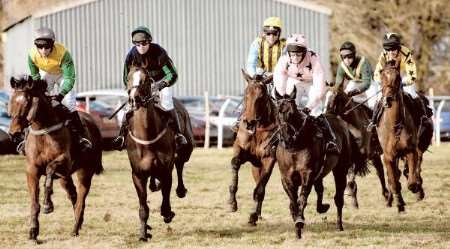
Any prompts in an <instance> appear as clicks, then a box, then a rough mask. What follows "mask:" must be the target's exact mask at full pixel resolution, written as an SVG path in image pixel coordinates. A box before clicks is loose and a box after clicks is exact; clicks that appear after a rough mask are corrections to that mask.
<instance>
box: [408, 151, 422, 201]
mask: <svg viewBox="0 0 450 249" xmlns="http://www.w3.org/2000/svg"><path fill="white" fill-rule="evenodd" d="M418 160H419V158H418V155H417V152H416V151H413V152H410V153H408V154H406V161H407V162H408V189H409V190H410V191H411V192H413V193H417V192H419V189H420V183H419V179H418V176H417V167H418V166H417V163H418Z"/></svg>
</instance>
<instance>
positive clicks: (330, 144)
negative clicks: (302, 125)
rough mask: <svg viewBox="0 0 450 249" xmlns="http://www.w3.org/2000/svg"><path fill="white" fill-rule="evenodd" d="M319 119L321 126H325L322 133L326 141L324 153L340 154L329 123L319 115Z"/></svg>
mask: <svg viewBox="0 0 450 249" xmlns="http://www.w3.org/2000/svg"><path fill="white" fill-rule="evenodd" d="M319 117H320V119H321V120H322V123H323V125H324V126H325V127H324V129H323V131H324V135H325V138H326V141H327V144H326V148H325V149H326V151H327V153H334V154H339V153H341V150H340V149H339V147H338V145H337V143H336V141H337V140H336V135H335V134H334V131H333V129H332V128H331V126H330V123H328V120H327V118H326V117H325V116H323V115H320V116H319Z"/></svg>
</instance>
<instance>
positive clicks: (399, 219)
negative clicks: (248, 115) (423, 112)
mask: <svg viewBox="0 0 450 249" xmlns="http://www.w3.org/2000/svg"><path fill="white" fill-rule="evenodd" d="M431 151H432V153H426V154H425V161H424V163H423V166H422V169H423V173H422V176H423V179H424V189H425V193H426V197H425V199H424V200H423V201H421V202H416V201H415V196H414V195H413V194H412V193H410V192H409V191H407V190H406V187H405V185H406V181H405V179H404V178H402V185H403V196H404V199H405V201H406V203H407V206H406V212H405V213H404V214H398V213H397V208H396V207H394V208H387V207H386V206H385V203H384V200H383V198H382V196H381V191H380V187H379V184H378V179H377V177H376V175H375V170H374V169H372V173H371V174H369V175H368V176H367V177H365V178H358V179H357V182H358V187H359V192H358V194H359V204H360V209H354V208H352V207H351V206H350V205H349V204H350V200H349V199H348V197H346V203H347V205H346V206H345V207H344V211H343V213H344V231H343V232H338V231H336V230H335V220H336V209H335V207H334V202H333V195H334V183H333V181H332V177H330V176H327V178H326V180H325V188H326V190H325V196H324V201H325V202H327V203H330V204H332V205H331V208H330V211H328V213H327V214H324V215H319V214H317V213H316V212H315V199H316V196H315V194H314V193H312V194H311V196H310V198H309V203H310V204H311V205H309V206H308V208H307V212H306V214H305V215H306V219H307V225H306V226H305V229H304V236H303V238H302V239H301V240H297V239H296V238H295V231H294V227H293V223H292V220H291V218H290V215H289V208H288V197H287V195H286V194H285V193H284V191H283V189H282V187H281V183H280V176H279V171H278V169H275V170H274V173H273V175H272V177H271V179H270V181H269V184H268V186H267V191H266V198H265V201H264V206H263V218H264V219H263V220H262V221H259V223H258V226H256V227H249V226H248V225H247V219H248V215H249V213H250V210H251V209H252V207H253V201H252V200H251V196H252V192H253V187H254V183H253V179H252V177H251V174H250V167H249V164H246V165H244V166H243V167H242V168H241V172H240V173H241V174H240V179H239V190H238V201H239V210H238V212H236V213H229V212H228V206H227V204H226V201H227V199H228V185H229V182H230V175H231V173H230V168H229V161H230V157H231V149H225V150H216V149H211V150H203V149H197V150H195V151H194V154H193V155H192V158H191V160H190V162H189V163H188V164H187V165H186V167H185V178H184V179H185V183H186V187H187V188H188V189H189V192H188V195H187V197H186V198H184V199H179V198H177V197H176V196H175V193H174V189H175V187H176V186H175V183H176V181H175V183H174V187H173V188H172V189H173V190H172V207H173V211H174V212H175V213H176V216H175V218H174V220H173V222H172V223H171V224H170V225H166V224H165V223H164V222H163V220H162V217H161V216H160V215H159V207H160V205H161V194H160V192H156V193H151V194H150V196H149V205H150V209H151V211H150V213H151V214H150V219H149V224H150V225H151V226H152V227H153V230H151V231H150V232H151V234H152V235H153V238H152V239H150V240H149V242H147V243H144V242H139V241H138V230H139V218H138V199H137V196H136V192H135V190H134V186H133V184H132V180H131V174H130V167H129V164H128V158H127V155H126V153H125V152H122V153H118V152H107V153H105V154H104V158H103V164H104V167H105V172H104V173H103V174H102V175H100V176H96V177H94V179H93V184H92V188H91V192H90V194H89V196H88V199H87V207H86V212H85V223H84V226H83V229H82V230H81V232H80V236H79V237H76V238H72V237H71V236H70V232H71V229H72V226H73V223H74V218H73V212H72V209H71V205H70V202H69V200H68V199H67V198H66V194H65V192H64V191H63V190H62V189H61V187H60V186H59V184H58V183H57V182H55V185H54V191H55V194H54V195H53V201H54V203H55V212H54V213H52V214H49V215H45V214H42V213H41V214H40V225H41V231H40V235H39V239H40V240H42V243H41V244H39V245H34V244H33V243H31V242H30V241H28V239H27V237H28V229H29V213H30V210H29V207H30V203H29V197H28V193H27V188H26V178H25V174H24V158H23V157H21V156H3V157H1V158H0V246H1V248H30V247H34V248H392V249H394V248H395V249H398V248H430V249H431V248H432V249H439V248H450V156H449V154H448V152H449V151H450V144H444V145H443V146H441V147H433V148H431ZM174 176H175V172H174ZM42 184H43V180H41V186H42ZM40 197H41V198H40V199H41V200H42V199H43V190H42V188H41V196H40Z"/></svg>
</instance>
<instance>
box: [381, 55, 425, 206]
mask: <svg viewBox="0 0 450 249" xmlns="http://www.w3.org/2000/svg"><path fill="white" fill-rule="evenodd" d="M381 87H382V100H381V101H382V102H381V104H382V105H383V109H382V114H381V118H380V120H379V123H378V126H377V133H378V138H379V140H380V144H381V147H382V149H383V161H384V165H385V167H386V171H387V174H388V181H389V187H390V196H389V197H390V198H389V200H388V205H390V203H392V199H395V200H396V203H397V207H398V211H399V212H401V211H404V210H405V202H404V201H403V197H402V194H401V184H400V181H399V179H400V175H401V174H400V170H399V159H402V158H403V159H404V160H405V162H406V165H407V167H408V189H409V190H411V191H412V192H413V193H417V198H418V199H419V200H421V199H423V197H424V191H423V188H422V177H421V175H420V172H421V163H422V155H423V151H421V150H420V149H419V139H418V127H417V126H416V124H415V122H414V118H413V115H412V114H411V111H410V110H408V108H406V107H405V98H406V97H405V94H404V93H403V90H402V87H401V77H400V72H399V61H391V62H389V63H387V64H386V65H385V67H384V68H383V70H382V72H381Z"/></svg>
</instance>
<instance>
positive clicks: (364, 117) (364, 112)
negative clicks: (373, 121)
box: [324, 84, 389, 208]
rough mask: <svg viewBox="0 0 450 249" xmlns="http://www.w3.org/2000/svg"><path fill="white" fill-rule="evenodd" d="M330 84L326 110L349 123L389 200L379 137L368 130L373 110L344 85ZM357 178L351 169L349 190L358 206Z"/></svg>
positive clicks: (354, 203) (354, 204)
mask: <svg viewBox="0 0 450 249" xmlns="http://www.w3.org/2000/svg"><path fill="white" fill-rule="evenodd" d="M329 86H330V88H329V90H328V92H327V95H326V101H325V111H324V112H325V113H327V114H330V115H336V116H338V117H339V118H342V120H344V121H345V122H346V123H347V126H348V128H349V131H350V133H351V134H352V135H353V137H355V139H356V141H357V144H358V147H359V150H360V154H361V155H362V156H363V157H364V160H370V161H371V162H372V164H373V166H374V167H375V169H376V172H377V176H378V180H379V181H380V185H381V194H382V195H383V197H384V199H385V200H387V199H388V196H389V190H388V189H387V188H386V180H385V177H384V170H383V163H382V161H381V156H380V155H379V153H378V150H377V149H376V146H377V145H378V144H376V143H378V139H377V137H375V136H376V135H372V133H371V132H369V131H367V126H368V125H369V121H370V120H369V119H370V117H372V110H370V109H369V108H368V107H367V106H366V105H364V104H360V103H356V102H355V101H353V99H352V97H350V96H349V95H348V94H347V93H345V92H344V89H343V87H342V85H340V86H335V85H334V84H331V85H329ZM355 178H356V174H354V172H353V169H350V170H349V174H348V176H347V181H348V182H347V190H348V191H349V192H350V196H351V197H352V205H353V206H354V207H356V208H358V207H359V204H358V198H357V190H358V187H357V184H356V181H355Z"/></svg>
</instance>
